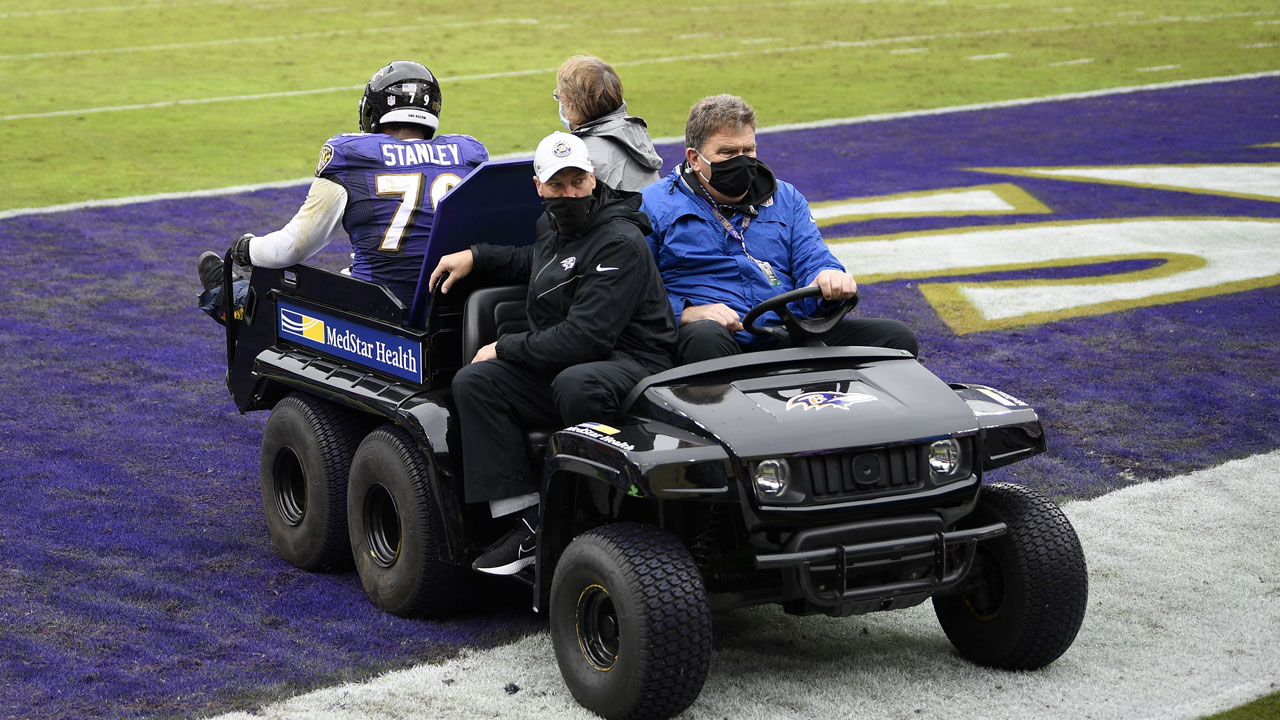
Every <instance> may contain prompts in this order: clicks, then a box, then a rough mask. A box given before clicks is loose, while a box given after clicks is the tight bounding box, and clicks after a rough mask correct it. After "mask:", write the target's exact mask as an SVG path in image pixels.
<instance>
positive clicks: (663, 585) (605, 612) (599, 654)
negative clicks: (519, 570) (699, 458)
mask: <svg viewBox="0 0 1280 720" xmlns="http://www.w3.org/2000/svg"><path fill="white" fill-rule="evenodd" d="M551 640H552V643H553V644H554V645H555V650H556V660H557V661H558V662H559V664H560V672H561V674H562V675H563V676H564V680H565V683H566V684H567V685H568V686H569V690H570V691H571V692H572V693H573V696H574V697H575V698H577V700H578V702H579V703H581V704H582V705H583V706H584V707H586V708H587V709H589V710H592V711H594V712H596V713H599V714H600V715H603V716H604V717H606V718H608V719H609V720H622V719H624V718H666V717H670V716H672V715H675V714H677V713H679V712H681V711H682V710H684V709H685V708H687V707H689V705H690V704H692V703H693V701H694V700H695V699H696V698H697V697H698V693H699V692H701V691H702V683H703V682H704V681H705V680H706V678H707V668H708V666H709V665H710V662H711V606H710V604H709V603H708V601H707V592H706V589H705V588H704V587H703V584H702V576H701V575H700V574H699V572H698V568H697V566H696V565H695V564H694V561H693V558H692V557H691V556H690V555H689V552H688V550H686V549H685V548H684V546H683V545H681V544H680V542H679V541H678V540H677V539H676V538H675V537H674V536H673V535H671V534H670V533H668V532H667V531H665V530H662V529H660V528H657V527H654V526H651V525H640V524H633V523H619V524H615V525H606V526H604V527H600V528H596V529H594V530H590V531H588V532H585V533H583V534H582V535H580V536H578V537H577V538H576V539H574V541H573V542H572V543H570V544H569V547H568V548H567V549H566V550H565V552H564V555H562V556H561V557H560V561H559V563H558V565H557V566H556V571H555V579H554V580H553V582H552V587H551Z"/></svg>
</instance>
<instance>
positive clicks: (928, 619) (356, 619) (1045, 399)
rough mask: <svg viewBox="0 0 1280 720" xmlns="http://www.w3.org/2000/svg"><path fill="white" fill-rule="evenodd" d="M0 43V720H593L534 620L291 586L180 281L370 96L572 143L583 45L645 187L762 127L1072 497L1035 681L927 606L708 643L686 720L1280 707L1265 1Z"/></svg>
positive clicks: (449, 11)
mask: <svg viewBox="0 0 1280 720" xmlns="http://www.w3.org/2000/svg"><path fill="white" fill-rule="evenodd" d="M696 1H697V0H695V2H696ZM0 37H3V38H4V43H3V44H2V45H0V84H3V88H4V89H5V90H6V91H7V92H5V93H3V95H2V96H0V104H2V106H0V128H2V129H3V132H4V136H5V138H6V139H7V142H5V143H2V144H0V167H3V168H4V170H5V172H3V173H0V191H2V192H0V277H3V278H4V279H3V280H0V302H2V303H3V306H4V307H5V308H7V311H6V312H5V313H4V315H3V316H0V407H3V408H4V410H3V412H0V717H21V718H27V717H33V718H34V717H40V718H75V717H128V718H134V717H188V716H200V717H204V716H214V715H219V714H221V713H235V712H243V713H249V714H250V715H248V716H253V715H254V714H265V715H266V716H269V717H322V718H326V719H327V718H334V719H335V720H336V719H337V718H348V717H371V718H372V717H412V716H417V715H419V714H423V712H424V711H427V712H426V714H430V715H434V716H437V717H446V718H451V717H460V718H461V717H477V716H495V717H507V716H509V717H548V716H550V717H561V716H562V717H586V716H587V714H586V713H585V711H582V710H581V708H578V707H577V706H576V705H575V704H574V703H573V701H572V698H571V697H570V696H569V695H568V693H567V691H566V690H565V688H564V687H563V685H562V684H560V682H559V677H558V673H557V671H556V668H555V664H554V662H553V655H552V654H551V652H550V649H549V642H548V640H547V637H546V631H545V623H544V620H543V619H542V618H540V617H538V616H535V615H532V614H531V613H529V612H528V611H527V607H528V602H527V599H526V598H525V597H524V596H523V591H518V592H506V593H501V592H499V593H498V594H496V595H495V597H490V598H480V599H478V601H477V607H476V608H475V610H474V611H473V612H471V613H468V614H467V615H465V616H463V617H460V618H457V619H454V620H450V621H440V622H437V621H430V622H429V621H420V620H406V619H402V618H395V617H392V616H389V615H387V614H385V613H381V612H379V611H377V610H376V609H375V608H373V607H372V605H371V604H370V603H369V602H368V601H367V600H366V599H365V597H364V594H363V592H362V590H361V588H360V584H359V581H358V579H357V578H356V577H355V575H354V574H353V573H346V574H309V573H303V572H300V571H298V570H296V569H295V568H293V567H292V566H289V565H288V564H286V563H284V562H283V561H282V560H280V559H279V558H278V557H277V556H276V555H275V552H274V550H273V549H272V547H271V544H270V541H269V540H268V538H267V533H266V529H265V524H264V522H263V519H262V510H261V507H260V502H261V500H260V496H259V490H258V467H257V465H258V443H259V441H260V438H261V428H262V424H263V422H264V421H265V415H264V414H262V413H255V414H251V415H248V416H241V415H239V414H237V413H236V411H235V408H234V406H233V405H232V403H231V402H230V399H229V397H228V394H227V392H226V389H225V387H224V385H223V373H224V370H225V348H224V346H223V338H222V336H221V335H220V334H219V328H218V327H217V326H216V325H214V324H213V323H211V322H210V321H209V320H208V319H207V317H206V316H204V315H203V314H202V313H200V312H199V311H198V310H197V309H196V308H195V307H194V301H195V296H196V292H197V290H198V283H197V280H196V277H195V271H194V260H195V257H196V255H197V254H198V253H199V252H200V251H202V250H205V249H218V250H222V249H224V248H225V246H226V245H227V244H228V243H229V241H230V240H231V239H232V238H234V237H235V236H236V235H238V234H239V233H241V232H244V231H247V230H252V231H255V232H258V233H263V232H266V231H269V230H272V229H275V228H276V227H279V226H280V225H282V224H283V223H284V222H286V221H287V220H288V219H289V217H290V216H291V215H292V214H293V212H294V211H295V210H296V208H297V206H298V204H299V202H300V201H301V199H302V197H303V196H304V194H305V184H306V183H307V182H308V176H309V174H310V172H311V170H312V168H313V167H314V164H315V156H316V151H317V150H318V149H319V147H320V145H321V144H322V143H323V142H324V140H325V139H326V138H327V137H329V136H330V135H332V134H335V133H338V132H346V131H352V130H354V129H355V125H356V103H357V101H358V98H359V95H360V91H361V88H362V87H363V83H364V82H365V80H366V79H367V78H368V76H369V74H370V73H372V71H373V70H375V69H376V68H377V67H379V66H381V65H382V64H385V62H387V61H389V60H392V59H398V58H402V57H404V58H413V59H417V60H420V61H422V62H424V63H425V64H427V65H428V66H429V67H431V68H432V69H433V70H434V71H436V72H437V74H438V75H439V76H440V77H441V79H442V81H443V92H444V109H443V113H442V119H443V125H442V130H443V131H445V132H462V133H467V134H470V135H473V136H475V137H477V138H478V139H480V140H481V141H483V142H484V143H485V144H486V145H487V146H488V148H489V150H490V152H491V154H492V155H495V156H501V155H512V154H523V153H528V152H529V151H530V150H531V149H532V147H533V145H534V144H535V143H536V142H537V140H538V139H539V138H541V137H542V136H544V135H545V134H547V133H548V132H550V131H552V130H555V129H557V128H559V123H558V120H557V118H556V106H555V103H554V101H552V99H551V90H552V88H553V87H554V70H555V68H556V67H557V66H558V65H559V63H560V62H561V61H562V60H563V59H564V58H565V57H567V56H568V55H570V54H573V53H577V52H590V53H594V54H598V55H600V56H602V57H604V58H605V59H607V60H609V61H611V62H612V63H614V64H615V66H616V67H617V69H618V71H619V72H620V74H621V76H622V79H623V81H624V83H625V86H626V94H627V99H628V103H629V106H630V110H631V112H632V113H634V114H637V115H641V116H643V117H645V118H646V119H647V120H648V122H649V125H650V128H651V131H652V134H653V136H654V137H655V138H658V139H659V140H660V143H659V148H658V149H659V151H660V154H662V156H663V157H664V159H665V161H666V165H665V168H664V172H665V171H670V170H671V168H672V167H673V166H674V164H675V162H676V160H677V158H678V157H679V156H680V154H681V149H682V146H681V144H680V143H679V142H678V141H676V138H678V137H679V136H680V135H681V134H682V131H683V121H684V118H685V115H686V113H687V110H688V108H689V106H690V105H691V104H692V103H693V102H694V101H695V100H697V99H698V98H699V97H702V96H704V95H707V94H711V93H716V92H733V93H737V94H740V95H742V96H743V97H745V98H746V99H747V100H748V101H750V102H752V103H753V104H754V105H755V106H756V109H757V113H758V115H759V117H760V122H761V126H762V127H761V133H760V136H759V140H760V157H761V159H762V160H764V161H765V162H767V163H768V164H769V165H770V166H771V167H772V168H773V169H774V170H775V171H776V172H777V173H778V175H779V177H781V178H783V179H785V180H788V181H790V182H792V183H794V184H795V185H796V186H797V187H798V188H799V189H800V190H801V191H803V192H804V193H805V194H806V196H807V197H808V198H809V200H810V201H811V203H812V204H813V209H814V212H815V216H816V217H817V218H818V221H819V223H820V225H821V227H822V230H823V234H824V237H825V238H826V239H827V241H828V243H829V244H830V245H831V246H832V248H833V251H834V252H835V253H836V254H837V256H838V257H840V258H841V259H842V261H843V262H845V263H846V265H847V266H848V267H849V269H850V270H851V271H852V272H853V273H854V274H855V275H856V276H858V278H859V280H860V283H861V285H862V287H863V301H862V305H861V306H860V307H859V310H858V312H859V313H864V314H867V315H874V316H888V317H896V318H900V319H902V320H903V321H905V322H907V323H908V324H910V325H911V326H912V327H913V328H914V329H915V330H916V332H917V333H918V335H919V337H920V340H921V347H922V353H921V359H922V361H923V362H924V363H925V364H926V365H927V366H928V367H929V369H930V370H931V371H933V372H934V373H936V374H938V375H939V376H940V377H941V378H942V379H944V380H947V381H961V382H964V381H969V382H979V383H984V384H990V385H993V386H995V387H999V388H1001V389H1002V390H1006V391H1008V392H1010V393H1012V394H1013V395H1015V396H1017V397H1019V398H1021V399H1023V400H1025V401H1027V402H1028V403H1030V404H1031V405H1033V406H1034V407H1036V408H1037V410H1038V411H1039V412H1040V414H1041V416H1042V417H1043V418H1044V421H1045V426H1046V428H1047V432H1048V438H1049V446H1050V450H1049V452H1048V453H1046V454H1044V455H1042V456H1039V457H1036V458H1033V459H1031V460H1029V461H1026V462H1023V463H1018V464H1016V465H1013V466H1011V467H1009V468H1007V469H1004V470H1001V471H997V472H996V473H993V474H992V479H995V480H1006V481H1013V482H1019V483H1024V484H1028V485H1033V486H1036V487H1038V488H1040V489H1042V490H1044V491H1045V492H1047V493H1049V494H1050V495H1051V496H1053V497H1054V498H1055V499H1056V500H1058V501H1059V502H1061V503H1063V505H1064V509H1065V511H1066V513H1067V515H1068V516H1069V517H1070V518H1071V520H1072V521H1073V522H1074V523H1075V524H1076V527H1077V529H1078V530H1079V532H1080V534H1081V537H1082V541H1083V542H1084V544H1085V552H1086V559H1087V560H1088V562H1089V564H1090V575H1091V590H1092V594H1091V600H1090V608H1089V612H1088V614H1087V615H1086V617H1085V624H1084V627H1083V629H1082V630H1081V635H1080V638H1079V639H1078V641H1077V643H1076V645H1075V646H1074V647H1073V648H1072V649H1070V650H1068V652H1067V653H1066V654H1065V655H1064V656H1063V658H1062V659H1061V660H1059V661H1058V662H1057V663H1055V664H1054V665H1052V666H1050V667H1049V668H1047V669H1046V670H1045V671H1042V672H1036V673H1020V674H1002V673H998V672H992V671H987V670H981V669H978V668H975V667H973V666H971V665H969V664H967V663H964V662H963V661H961V660H960V659H959V658H958V657H957V656H956V655H955V654H954V653H953V651H952V650H951V649H950V646H949V645H948V643H947V642H946V639H945V636H943V635H942V633H941V630H940V629H939V628H938V626H937V623H936V621H934V620H933V618H932V613H931V611H930V610H929V608H928V606H927V605H926V606H923V607H920V608H915V609H912V610H909V611H904V612H901V613H885V614H877V615H872V616H866V617H862V618H846V619H842V620H833V619H827V618H794V617H790V616H786V615H784V614H783V613H781V612H780V611H778V610H777V609H775V608H765V609H760V610H752V611H743V612H737V613H731V614H728V615H726V616H724V617H721V616H717V618H716V630H715V632H716V635H715V643H716V653H715V655H714V656H713V661H712V669H711V676H710V678H709V680H708V684H707V687H706V690H705V691H704V693H703V695H702V697H701V698H700V699H699V701H698V702H697V703H695V705H694V706H693V707H692V708H690V710H689V711H688V717H690V718H720V717H751V718H755V717H759V718H771V717H795V718H801V717H845V716H850V717H885V718H898V717H901V718H907V717H948V718H951V717H954V718H972V717H989V718H1014V717H1027V718H1056V717H1093V718H1116V719H1117V720H1119V719H1120V718H1128V717H1150V718H1162V719H1172V718H1187V719H1188V720H1193V719H1195V718H1203V717H1206V716H1208V715H1210V714H1212V713H1214V712H1217V711H1219V710H1222V709H1225V708H1230V707H1234V706H1237V705H1241V704H1244V703H1247V702H1249V701H1250V700H1252V699H1254V698H1257V697H1260V696H1270V700H1269V703H1270V704H1269V705H1265V706H1263V708H1262V709H1261V710H1260V711H1259V712H1260V713H1261V714H1260V715H1257V717H1266V716H1267V713H1269V712H1270V713H1274V712H1275V711H1276V706H1277V699H1276V698H1277V696H1276V695H1275V693H1276V692H1277V689H1278V688H1280V664H1278V662H1280V641H1277V637H1280V590H1278V589H1277V585H1276V583H1277V577H1278V576H1280V574H1278V573H1277V564H1276V561H1275V559H1274V558H1276V557H1278V556H1280V531H1277V529H1276V527H1275V524H1274V521H1273V520H1274V518H1273V516H1274V509H1275V506H1276V503H1277V502H1280V498H1277V495H1276V487H1277V486H1276V484H1275V479H1274V478H1275V476H1276V473H1277V472H1280V458H1278V457H1277V455H1276V452H1277V451H1278V450H1280V378H1278V377H1277V372H1276V368H1280V319H1278V318H1280V9H1277V8H1275V7H1274V6H1273V5H1271V4H1267V3H1260V2H1258V3H1252V2H1212V1H1207V0H1200V1H1195V0H1188V1H1185V2H1164V3H1158V4H1157V3H1151V2H1141V3H1140V2H1134V3H1129V4H1125V3H1123V2H1122V3H1120V4H1117V3H1103V2H1097V1H1095V0H1090V1H1089V2H1072V1H1070V0H1046V1H1045V2H1034V3H1033V2H1010V3H1000V2H992V1H989V0H987V1H983V0H972V1H966V2H958V1H956V0H919V1H909V0H902V1H894V0H857V1H840V0H790V1H787V0H781V1H774V2H747V1H742V2H701V3H698V4H689V3H677V2H667V1H665V0H664V1H662V2H636V3H631V4H627V5H621V4H596V5H583V4H581V3H567V2H554V3H537V4H533V3H509V2H477V3H471V4H465V5H453V4H450V5H444V4H436V3H399V2H391V3H385V4H380V5H379V6H377V8H369V7H363V6H346V5H344V6H339V5H337V4H334V5H333V6H322V5H317V4H311V3H300V2H291V1H285V2H272V1H271V0H264V1H263V2H255V3H250V2H239V1H236V0H193V1H183V0H172V1H159V2H130V0H98V2H94V3H89V2H80V3H76V2H72V1H70V0H61V1H59V0H53V2H52V3H42V4H38V5H37V4H35V3H16V2H4V1H2V0H0ZM348 251H349V248H348V247H347V246H346V245H345V244H343V243H335V245H334V246H333V247H330V248H328V249H326V250H325V251H323V252H322V253H321V254H320V255H319V256H317V258H316V260H315V262H317V263H318V264H321V265H324V266H326V267H337V266H339V265H341V264H344V261H345V259H346V253H347V252H348ZM500 587H501V588H502V589H503V590H506V589H508V588H506V586H500ZM344 683H354V684H344ZM509 686H514V687H515V690H514V691H513V690H512V689H511V687H509ZM236 717H246V715H238V716H236ZM1240 717H1250V716H1248V715H1241V716H1240Z"/></svg>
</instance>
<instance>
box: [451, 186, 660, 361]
mask: <svg viewBox="0 0 1280 720" xmlns="http://www.w3.org/2000/svg"><path fill="white" fill-rule="evenodd" d="M593 197H594V202H593V207H592V210H591V213H590V215H588V217H587V224H586V227H585V228H584V229H583V231H582V234H581V235H579V236H576V237H570V236H567V235H566V234H564V233H561V232H559V230H558V229H557V227H556V225H555V223H554V222H552V221H551V219H550V217H549V216H548V215H547V213H546V212H543V213H542V217H540V218H538V223H537V233H538V237H537V240H536V241H535V242H534V244H533V245H527V246H524V247H508V246H499V245H473V246H472V247H471V252H472V254H473V258H474V266H473V270H472V272H474V273H477V274H479V275H480V276H482V277H484V278H486V279H488V280H493V281H496V282H500V283H528V285H529V295H528V297H527V298H526V300H525V312H526V313H527V315H528V318H529V328H530V329H529V331H528V332H522V333H512V334H509V335H505V336H503V337H502V339H500V340H499V341H498V346H497V353H498V357H499V358H500V359H502V360H506V361H508V362H512V363H516V364H518V365H522V366H525V367H529V368H532V369H534V370H539V371H544V372H547V373H556V372H559V371H560V370H563V369H564V368H567V367H569V366H570V365H577V364H579V363H584V362H593V361H596V360H608V359H610V358H614V357H617V356H619V355H626V356H630V357H632V358H635V359H636V360H639V361H640V362H641V363H642V364H643V365H644V366H645V367H647V368H648V369H649V370H650V372H661V371H663V370H666V369H669V368H670V367H672V365H673V364H674V357H675V348H676V322H675V318H674V317H673V316H672V314H671V304H670V303H669V302H668V301H667V292H666V290H665V288H663V285H662V277H661V276H660V275H659V274H658V268H657V266H656V265H655V264H654V260H653V253H652V252H651V251H650V250H649V244H648V243H647V242H646V241H645V235H646V234H647V233H649V232H650V230H651V228H650V225H649V218H648V216H647V215H645V214H644V213H642V212H640V200H641V198H640V196H639V195H634V196H631V197H627V198H623V197H621V196H619V195H618V193H616V192H614V191H613V190H612V189H610V188H609V187H608V186H606V185H605V184H604V183H596V189H595V192H594V193H593Z"/></svg>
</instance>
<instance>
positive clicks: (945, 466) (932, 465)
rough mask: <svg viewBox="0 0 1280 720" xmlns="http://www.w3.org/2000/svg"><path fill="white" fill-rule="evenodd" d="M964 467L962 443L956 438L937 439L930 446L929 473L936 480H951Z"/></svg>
mask: <svg viewBox="0 0 1280 720" xmlns="http://www.w3.org/2000/svg"><path fill="white" fill-rule="evenodd" d="M963 469H964V459H963V458H962V457H961V456H960V443H959V441H957V440H956V439H955V438H947V439H946V440H937V441H935V442H934V443H933V444H931V445H930V446H929V474H930V475H932V476H933V479H934V480H951V479H953V478H954V477H955V476H956V474H957V473H958V472H959V471H960V470H963Z"/></svg>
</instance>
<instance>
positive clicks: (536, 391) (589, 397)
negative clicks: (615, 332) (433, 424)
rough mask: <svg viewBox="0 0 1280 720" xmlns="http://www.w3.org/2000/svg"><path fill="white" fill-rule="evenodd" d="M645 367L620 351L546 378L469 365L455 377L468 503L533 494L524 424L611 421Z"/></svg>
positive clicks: (535, 481)
mask: <svg viewBox="0 0 1280 720" xmlns="http://www.w3.org/2000/svg"><path fill="white" fill-rule="evenodd" d="M650 374H651V373H650V371H649V370H648V369H647V368H646V367H645V366H644V365H642V364H641V363H640V362H639V361H637V360H634V359H632V358H628V357H625V356H622V357H614V358H613V359H610V360H601V361H598V362H589V363H582V364H581V365H573V366H571V367H568V368H565V369H564V370H562V371H561V372H560V373H559V374H556V375H554V376H548V375H546V374H541V373H538V372H535V371H533V370H530V369H528V368H524V367H521V366H519V365H514V364H512V363H509V362H504V361H502V360H486V361H485V362H478V363H472V364H470V365H468V366H466V367H464V368H462V369H461V370H459V371H458V374H457V375H455V376H454V378H453V400H454V405H455V406H456V407H457V408H458V423H459V426H460V428H461V430H462V464H463V469H464V477H465V485H466V501H467V502H485V501H488V500H498V499H501V498H506V497H513V496H516V495H525V494H527V493H531V492H538V491H539V490H540V489H541V487H540V481H541V478H540V477H538V476H537V475H536V474H535V473H533V472H531V471H530V468H529V460H528V456H527V454H526V451H525V442H524V430H525V429H533V428H550V427H554V428H556V429H557V430H558V429H560V428H563V427H568V426H570V425H576V424H578V423H581V422H589V421H594V422H604V423H608V422H613V421H615V420H616V419H617V418H618V416H619V415H621V413H622V410H623V408H621V407H619V405H620V404H621V403H622V400H623V398H625V397H626V396H627V393H629V392H631V390H632V388H634V387H635V386H636V384H637V383H639V382H640V380H641V379H643V378H644V377H646V376H648V375H650Z"/></svg>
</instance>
